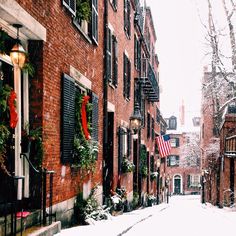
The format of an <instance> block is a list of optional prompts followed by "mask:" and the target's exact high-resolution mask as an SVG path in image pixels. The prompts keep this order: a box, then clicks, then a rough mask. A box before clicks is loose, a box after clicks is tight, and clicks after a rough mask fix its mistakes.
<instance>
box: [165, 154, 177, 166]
mask: <svg viewBox="0 0 236 236" xmlns="http://www.w3.org/2000/svg"><path fill="white" fill-rule="evenodd" d="M167 166H179V156H176V155H171V156H168V158H167Z"/></svg>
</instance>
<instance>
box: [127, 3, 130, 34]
mask: <svg viewBox="0 0 236 236" xmlns="http://www.w3.org/2000/svg"><path fill="white" fill-rule="evenodd" d="M130 18H131V6H130V1H129V0H127V33H128V36H129V37H130V35H131V20H130Z"/></svg>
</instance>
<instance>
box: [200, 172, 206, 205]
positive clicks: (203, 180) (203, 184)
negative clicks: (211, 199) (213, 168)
mask: <svg viewBox="0 0 236 236" xmlns="http://www.w3.org/2000/svg"><path fill="white" fill-rule="evenodd" d="M205 182H206V181H205V170H202V173H201V184H202V199H201V201H202V204H203V203H205V202H206V201H205Z"/></svg>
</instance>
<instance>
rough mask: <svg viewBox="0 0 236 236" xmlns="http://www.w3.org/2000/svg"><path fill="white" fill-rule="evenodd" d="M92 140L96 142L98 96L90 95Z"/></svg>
mask: <svg viewBox="0 0 236 236" xmlns="http://www.w3.org/2000/svg"><path fill="white" fill-rule="evenodd" d="M92 103H93V110H92V139H93V140H94V141H98V96H97V95H96V94H95V93H92Z"/></svg>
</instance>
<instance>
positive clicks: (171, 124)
mask: <svg viewBox="0 0 236 236" xmlns="http://www.w3.org/2000/svg"><path fill="white" fill-rule="evenodd" d="M166 121H167V125H168V127H167V129H169V130H170V129H171V130H176V129H177V119H176V117H175V116H172V117H170V118H169V119H166Z"/></svg>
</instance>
